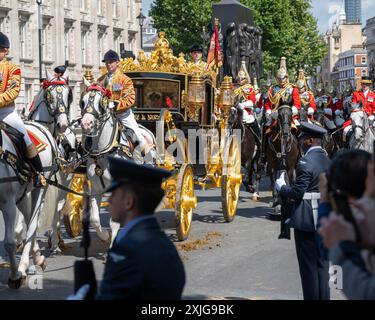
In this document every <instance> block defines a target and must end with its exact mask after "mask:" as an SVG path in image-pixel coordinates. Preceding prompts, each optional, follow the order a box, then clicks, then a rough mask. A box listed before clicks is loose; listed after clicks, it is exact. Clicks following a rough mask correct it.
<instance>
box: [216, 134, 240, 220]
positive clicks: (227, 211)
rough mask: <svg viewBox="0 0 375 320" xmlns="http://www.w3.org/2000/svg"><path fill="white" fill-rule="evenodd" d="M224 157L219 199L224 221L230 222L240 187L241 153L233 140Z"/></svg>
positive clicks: (234, 211) (235, 209)
mask: <svg viewBox="0 0 375 320" xmlns="http://www.w3.org/2000/svg"><path fill="white" fill-rule="evenodd" d="M226 148H227V149H226V150H225V153H224V155H225V157H227V159H228V160H227V161H226V159H225V157H224V159H223V166H224V168H223V169H224V170H223V177H222V186H221V198H222V207H223V215H224V219H225V221H227V222H231V221H233V219H234V216H235V214H236V211H237V205H238V199H239V195H240V187H241V182H242V175H241V153H240V147H239V144H238V141H237V140H236V139H233V140H232V141H231V143H230V145H228V146H226Z"/></svg>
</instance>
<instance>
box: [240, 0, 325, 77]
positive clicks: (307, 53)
mask: <svg viewBox="0 0 375 320" xmlns="http://www.w3.org/2000/svg"><path fill="white" fill-rule="evenodd" d="M241 2H242V3H243V4H245V5H246V6H248V7H249V8H251V9H253V11H254V19H255V23H256V24H257V25H258V26H260V27H261V28H262V29H263V50H264V69H265V70H264V71H265V74H268V73H269V72H271V73H272V74H275V72H276V70H277V69H278V67H279V61H280V58H281V57H282V56H285V57H286V58H287V67H288V73H289V76H290V78H291V79H292V80H294V79H295V78H296V76H297V72H298V69H300V68H303V69H305V71H306V73H307V74H310V75H313V74H314V69H315V67H316V66H317V65H318V64H319V63H320V62H321V61H322V59H323V57H324V55H325V54H326V50H327V49H326V44H325V42H324V40H323V38H322V36H320V35H319V32H318V27H317V21H316V19H315V18H314V17H313V15H312V13H311V1H310V0H241Z"/></svg>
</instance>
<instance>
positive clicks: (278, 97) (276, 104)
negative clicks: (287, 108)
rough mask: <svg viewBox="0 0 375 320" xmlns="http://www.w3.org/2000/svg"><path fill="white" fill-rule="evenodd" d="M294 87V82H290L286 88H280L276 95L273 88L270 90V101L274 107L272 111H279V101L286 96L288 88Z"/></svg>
mask: <svg viewBox="0 0 375 320" xmlns="http://www.w3.org/2000/svg"><path fill="white" fill-rule="evenodd" d="M291 87H293V86H292V84H290V83H289V84H288V85H286V86H285V87H284V88H282V89H280V90H279V91H278V92H277V93H276V94H275V96H273V95H272V89H271V90H270V94H269V99H270V102H271V104H272V106H273V107H274V108H273V109H272V111H277V109H278V107H279V102H280V100H281V98H282V97H283V96H284V94H285V92H286V90H287V89H289V88H291Z"/></svg>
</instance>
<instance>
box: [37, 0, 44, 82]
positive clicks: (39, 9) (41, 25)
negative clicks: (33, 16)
mask: <svg viewBox="0 0 375 320" xmlns="http://www.w3.org/2000/svg"><path fill="white" fill-rule="evenodd" d="M36 3H37V5H38V41H39V81H42V78H43V76H42V28H43V23H42V8H41V5H42V0H36Z"/></svg>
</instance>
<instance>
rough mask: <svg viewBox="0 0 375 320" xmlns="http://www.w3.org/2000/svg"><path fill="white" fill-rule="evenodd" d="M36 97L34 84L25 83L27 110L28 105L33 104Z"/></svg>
mask: <svg viewBox="0 0 375 320" xmlns="http://www.w3.org/2000/svg"><path fill="white" fill-rule="evenodd" d="M33 99H34V94H33V85H32V84H25V104H26V107H27V110H29V108H28V106H30V105H31V103H32V102H33Z"/></svg>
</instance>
